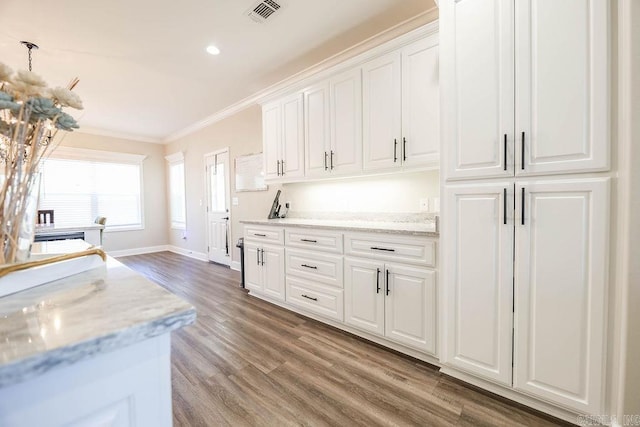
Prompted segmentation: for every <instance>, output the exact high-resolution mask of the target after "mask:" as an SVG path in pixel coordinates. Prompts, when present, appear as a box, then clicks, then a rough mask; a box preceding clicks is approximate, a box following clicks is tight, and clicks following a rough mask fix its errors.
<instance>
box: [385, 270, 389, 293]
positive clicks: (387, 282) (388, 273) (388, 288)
mask: <svg viewBox="0 0 640 427" xmlns="http://www.w3.org/2000/svg"><path fill="white" fill-rule="evenodd" d="M386 285H387V292H386V294H387V295H389V269H387V283H386Z"/></svg>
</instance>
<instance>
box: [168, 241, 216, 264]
mask: <svg viewBox="0 0 640 427" xmlns="http://www.w3.org/2000/svg"><path fill="white" fill-rule="evenodd" d="M166 250H168V251H169V252H173V253H175V254H180V255H184V256H188V257H189V258H194V259H197V260H200V261H205V262H209V257H208V256H207V254H205V253H204V252H196V251H192V250H191V249H185V248H181V247H178V246H174V245H167V249H166Z"/></svg>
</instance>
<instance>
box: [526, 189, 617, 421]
mask: <svg viewBox="0 0 640 427" xmlns="http://www.w3.org/2000/svg"><path fill="white" fill-rule="evenodd" d="M516 188H517V191H516V194H517V197H518V199H517V203H516V212H519V214H518V215H517V216H519V218H518V220H517V221H516V258H515V259H516V276H515V277H516V282H515V283H516V287H515V288H516V299H515V307H516V314H517V316H516V324H515V340H516V341H515V355H516V359H515V362H516V364H515V370H514V386H515V387H516V388H517V389H519V390H523V391H525V392H527V393H529V394H533V395H536V396H539V397H541V398H542V399H547V400H551V401H553V402H558V403H561V404H563V405H565V406H567V407H570V408H573V409H575V410H577V411H579V412H584V413H590V414H601V413H602V410H603V406H602V404H603V402H602V398H603V393H602V390H603V387H604V385H603V382H604V372H605V365H604V355H605V350H606V348H605V345H604V338H605V328H604V326H605V325H606V315H605V313H606V290H607V282H608V271H607V258H608V257H607V254H608V237H607V236H608V230H609V229H608V226H607V224H608V206H609V179H608V178H594V179H580V180H564V181H546V182H535V181H530V182H519V183H518V186H517V187H516ZM523 196H524V200H523V199H522V197H523ZM521 210H522V211H523V212H524V218H523V217H522V212H520V211H521ZM523 223H524V224H523Z"/></svg>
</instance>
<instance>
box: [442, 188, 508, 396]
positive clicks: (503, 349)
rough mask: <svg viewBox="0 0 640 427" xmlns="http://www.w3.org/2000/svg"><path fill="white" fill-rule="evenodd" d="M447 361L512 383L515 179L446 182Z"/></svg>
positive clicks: (444, 276) (491, 377)
mask: <svg viewBox="0 0 640 427" xmlns="http://www.w3.org/2000/svg"><path fill="white" fill-rule="evenodd" d="M444 200H445V201H446V206H445V209H446V221H443V230H442V241H441V244H442V253H443V258H444V259H443V264H442V267H443V278H442V282H443V283H446V284H447V286H446V290H445V307H446V316H445V322H444V325H443V328H444V330H445V334H444V336H445V338H444V339H445V341H446V343H445V344H446V345H445V351H444V352H443V355H442V361H443V362H444V363H446V364H447V365H450V366H454V367H456V368H459V369H463V370H465V371H467V372H471V373H473V374H476V375H479V376H482V377H484V378H487V379H489V380H491V381H494V382H498V383H501V384H504V385H508V386H511V373H512V369H511V363H512V360H511V359H512V357H511V353H512V330H513V312H512V304H513V233H514V230H513V183H512V182H509V181H506V182H497V183H492V184H470V185H460V186H447V187H445V193H444Z"/></svg>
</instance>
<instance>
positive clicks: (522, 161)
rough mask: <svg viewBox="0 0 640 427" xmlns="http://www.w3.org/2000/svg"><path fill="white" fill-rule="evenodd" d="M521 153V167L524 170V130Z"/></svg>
mask: <svg viewBox="0 0 640 427" xmlns="http://www.w3.org/2000/svg"><path fill="white" fill-rule="evenodd" d="M520 155H521V157H522V158H521V159H520V163H521V165H520V169H522V170H524V132H522V153H520Z"/></svg>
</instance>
